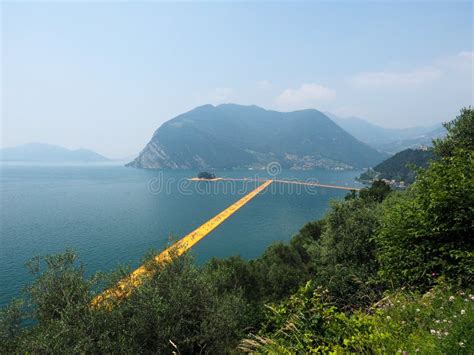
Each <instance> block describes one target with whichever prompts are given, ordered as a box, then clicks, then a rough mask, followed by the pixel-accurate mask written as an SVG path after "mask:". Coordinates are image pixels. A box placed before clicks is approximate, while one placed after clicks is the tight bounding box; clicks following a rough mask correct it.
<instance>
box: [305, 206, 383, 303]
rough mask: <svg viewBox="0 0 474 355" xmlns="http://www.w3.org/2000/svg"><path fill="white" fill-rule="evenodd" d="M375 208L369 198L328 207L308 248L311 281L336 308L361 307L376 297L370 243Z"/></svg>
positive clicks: (375, 265)
mask: <svg viewBox="0 0 474 355" xmlns="http://www.w3.org/2000/svg"><path fill="white" fill-rule="evenodd" d="M379 206H380V205H379V203H377V202H376V201H375V200H374V199H372V197H370V198H367V199H362V198H356V199H351V200H348V201H345V202H334V203H332V205H331V209H330V211H329V212H328V213H327V215H326V217H325V219H324V221H325V224H324V226H325V228H324V230H323V232H322V235H321V238H320V241H319V243H318V244H317V245H315V246H313V248H312V260H313V264H314V270H315V273H314V277H313V279H314V280H315V281H316V282H317V283H318V284H319V285H324V287H326V288H328V289H329V290H330V291H331V294H332V295H333V297H334V298H335V299H336V302H337V304H338V305H339V306H340V307H343V308H357V307H363V306H366V305H367V304H370V302H372V301H373V300H374V299H376V298H377V297H378V296H379V295H380V294H379V292H380V287H379V286H377V285H378V284H380V282H379V281H378V278H377V271H378V263H377V260H376V258H375V243H374V241H373V237H374V233H375V232H376V231H377V229H378V227H379V215H380V207H379Z"/></svg>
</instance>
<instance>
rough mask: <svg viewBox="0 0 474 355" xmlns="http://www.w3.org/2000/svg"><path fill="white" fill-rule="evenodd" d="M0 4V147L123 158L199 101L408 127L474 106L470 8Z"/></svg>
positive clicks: (437, 5)
mask: <svg viewBox="0 0 474 355" xmlns="http://www.w3.org/2000/svg"><path fill="white" fill-rule="evenodd" d="M0 6H1V7H2V52H1V53H2V55H1V59H2V63H1V68H2V85H1V89H2V146H12V145H18V144H22V143H27V142H46V143H51V144H58V145H62V146H65V147H68V148H79V147H87V148H91V149H94V150H96V151H98V152H99V153H102V154H104V155H106V156H109V157H125V156H129V155H133V154H135V153H138V152H139V151H140V150H141V149H142V148H143V147H144V145H145V144H146V143H147V142H148V140H149V139H150V137H151V135H152V134H153V132H154V130H155V129H156V128H158V127H159V126H160V124H161V123H163V122H164V121H166V120H168V119H170V118H172V117H174V116H176V115H177V114H179V113H182V112H184V111H188V110H190V109H192V108H194V107H195V106H198V105H202V104H206V103H212V104H219V103H224V102H234V103H242V104H256V105H260V106H263V107H265V108H271V109H277V110H284V111H290V110H295V109H302V108H317V109H319V110H323V111H329V112H332V113H334V114H337V115H340V116H359V117H363V118H366V119H367V120H369V121H371V122H373V123H377V124H380V125H383V126H389V127H408V126H415V125H432V124H435V123H438V122H441V121H446V120H448V119H451V118H453V117H454V116H455V115H456V114H457V112H458V111H459V109H460V108H461V107H462V106H467V105H473V101H474V100H473V63H474V62H473V20H472V19H473V5H472V2H451V3H440V2H419V3H408V2H403V3H393V2H392V3H389V2H383V3H380V2H378V3H377V2H357V3H355V2H345V3H337V4H334V3H321V2H320V3H312V4H311V3H299V4H295V3H286V4H285V3H262V2H260V3H240V4H231V3H158V2H142V3H133V2H115V3H114V2H100V3H85V2H78V3H65V2H53V3H5V2H2V4H1V5H0ZM269 129H271V127H269Z"/></svg>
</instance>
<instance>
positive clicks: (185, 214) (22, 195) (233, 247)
mask: <svg viewBox="0 0 474 355" xmlns="http://www.w3.org/2000/svg"><path fill="white" fill-rule="evenodd" d="M0 169H1V171H0V172H1V173H0V221H1V227H0V243H1V244H0V249H1V251H0V253H1V254H0V285H1V287H0V289H1V291H0V305H4V304H5V303H7V302H9V301H10V300H11V299H12V298H13V297H15V296H18V295H19V293H20V290H21V288H22V287H23V286H24V285H25V284H26V283H27V282H28V281H30V280H31V277H30V275H29V274H28V271H27V270H26V268H25V263H26V261H27V260H29V259H30V258H31V257H33V256H35V255H44V254H50V253H56V252H61V251H63V250H64V249H65V248H68V247H70V248H73V249H74V250H75V251H77V253H78V254H79V256H80V258H81V260H82V261H83V262H84V263H85V266H86V269H87V272H88V273H93V272H95V271H98V270H101V271H107V270H111V269H113V268H115V267H117V266H118V265H123V264H126V265H131V266H132V267H135V266H138V265H139V262H140V259H141V257H142V256H143V255H144V253H146V252H147V251H148V250H150V249H158V250H159V249H161V248H164V247H165V246H166V245H167V243H168V242H169V240H170V237H172V238H179V237H182V236H184V235H185V234H187V233H189V232H190V231H192V230H193V229H195V228H196V227H198V226H199V225H200V224H202V223H203V222H205V221H207V220H208V219H209V218H211V217H213V216H214V215H216V214H217V213H219V212H220V211H221V210H223V209H224V208H226V207H227V206H229V205H230V204H232V203H233V202H235V201H236V200H237V199H238V198H240V197H241V196H243V195H244V194H245V193H247V192H249V191H250V190H251V189H253V188H255V183H246V182H233V183H232V184H233V185H226V186H224V185H222V184H221V185H220V186H216V184H215V183H211V182H199V183H194V182H193V183H190V182H187V181H186V180H185V178H187V177H190V176H195V175H196V173H197V172H196V171H165V172H159V171H147V170H138V169H132V168H125V167H122V166H110V165H109V166H100V165H97V166H57V165H56V166H40V165H26V164H24V165H15V164H3V165H1V166H0ZM216 174H217V175H218V176H226V177H235V178H241V177H253V176H255V175H257V174H258V176H259V177H266V176H268V175H267V174H266V172H260V171H258V172H257V171H247V170H245V171H217V172H216ZM359 174H360V172H359V171H345V172H331V171H324V170H320V171H319V170H316V171H304V172H297V171H283V172H281V173H280V174H279V175H278V176H277V178H295V179H299V180H304V179H308V178H313V179H317V180H318V181H319V182H321V183H326V184H340V185H349V186H357V184H356V183H355V182H354V177H355V176H357V175H359ZM226 184H227V183H226ZM345 194H346V192H345V191H340V190H332V189H324V188H310V189H309V190H308V189H302V188H296V187H295V186H294V185H282V184H272V185H271V189H269V190H266V192H265V193H263V194H260V195H258V196H257V197H255V198H254V199H253V200H252V201H251V202H249V203H248V204H247V205H245V206H244V207H243V208H242V209H240V210H239V211H238V212H236V213H235V214H234V215H233V216H232V217H230V218H229V219H228V220H226V221H225V222H224V223H223V224H222V225H221V226H219V227H218V228H217V229H216V230H215V231H213V232H212V233H211V234H209V235H208V236H207V237H206V238H204V239H203V240H202V241H201V242H200V243H199V244H198V245H196V246H195V247H194V249H193V252H194V255H195V256H196V258H197V261H198V262H203V261H205V260H207V259H209V258H211V257H213V256H216V257H226V256H230V255H237V254H239V255H241V256H242V257H244V258H254V257H257V256H259V255H260V254H261V253H262V252H263V251H264V249H265V248H266V247H267V246H268V245H270V244H271V243H273V242H275V241H287V240H289V239H290V238H291V236H292V235H294V234H295V233H296V232H297V231H298V230H299V229H300V228H301V227H302V226H303V225H304V223H306V222H307V221H310V220H315V219H318V218H320V217H321V216H322V215H323V214H324V213H325V211H326V210H327V208H328V206H329V201H330V200H331V199H340V198H343V197H344V195H345Z"/></svg>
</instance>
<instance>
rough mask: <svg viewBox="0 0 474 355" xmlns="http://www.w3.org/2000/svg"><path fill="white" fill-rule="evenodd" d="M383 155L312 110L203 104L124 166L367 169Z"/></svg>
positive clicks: (166, 128)
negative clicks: (279, 166) (271, 165)
mask: <svg viewBox="0 0 474 355" xmlns="http://www.w3.org/2000/svg"><path fill="white" fill-rule="evenodd" d="M387 156H388V155H387V154H383V153H380V152H378V151H377V150H375V149H373V148H371V147H370V146H368V145H367V144H365V143H362V142H361V141H359V140H357V139H356V138H354V137H353V136H351V135H350V134H349V133H347V132H346V131H345V130H343V129H342V128H341V127H339V126H338V125H337V124H335V123H334V122H333V121H331V119H329V118H328V117H327V116H326V115H325V114H323V113H322V112H319V111H317V110H301V111H295V112H277V111H271V110H265V109H263V108H261V107H257V106H242V105H235V104H225V105H219V106H213V105H205V106H200V107H197V108H195V109H194V110H192V111H189V112H186V113H184V114H182V115H179V116H177V117H176V118H174V119H172V120H170V121H168V122H166V123H164V124H163V125H162V126H161V127H160V128H159V129H158V130H157V131H156V132H155V134H154V135H153V137H152V139H151V140H150V142H149V143H148V144H147V145H146V147H145V148H144V149H143V151H142V152H141V153H140V155H139V156H138V157H137V158H136V159H135V160H134V161H132V162H131V163H129V164H128V166H131V167H135V168H146V169H158V168H168V169H190V168H193V169H201V170H202V169H206V168H238V167H255V168H262V167H264V166H266V165H267V164H268V163H270V162H275V161H276V162H279V163H280V164H281V165H282V167H283V168H297V169H311V168H316V167H323V168H329V169H347V168H351V167H358V168H363V167H369V166H373V165H375V164H377V163H379V162H381V161H382V160H383V159H384V158H386V157H387Z"/></svg>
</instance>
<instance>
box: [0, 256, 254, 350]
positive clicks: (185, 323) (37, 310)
mask: <svg viewBox="0 0 474 355" xmlns="http://www.w3.org/2000/svg"><path fill="white" fill-rule="evenodd" d="M74 259H75V255H74V254H73V253H72V252H66V253H65V254H61V255H56V256H52V257H47V258H45V259H38V265H39V262H41V263H45V264H46V268H45V269H43V270H42V271H41V274H40V275H39V277H38V278H37V279H36V281H35V282H34V284H33V285H32V286H31V287H29V288H28V291H27V292H28V296H29V299H30V300H31V302H32V304H31V306H32V307H33V308H32V312H33V313H28V309H23V312H26V314H24V315H23V317H34V319H35V320H36V322H37V323H36V324H35V325H34V326H31V327H28V328H21V327H18V326H17V324H18V319H19V318H20V316H19V315H18V314H19V312H20V309H19V308H18V307H16V308H15V307H14V306H12V307H10V308H8V309H6V310H4V311H3V313H2V316H1V320H0V325H1V329H0V334H1V336H2V339H3V338H8V339H9V342H5V343H4V342H3V341H2V345H1V347H0V353H7V352H11V351H12V349H14V351H13V352H28V353H38V352H45V353H63V352H66V353H76V352H89V353H103V352H105V353H115V352H117V351H118V350H119V349H120V351H121V352H124V353H143V352H156V353H165V352H172V351H180V352H184V353H194V352H202V351H206V352H212V353H215V352H217V353H222V352H226V351H227V350H226V349H228V348H229V347H230V348H233V347H234V346H235V344H236V342H237V340H238V339H239V338H241V337H242V336H243V335H244V333H243V331H242V330H243V329H244V325H245V324H247V323H248V320H247V313H246V312H245V310H246V309H247V307H246V304H245V302H244V301H243V299H242V297H241V293H240V292H239V291H238V290H235V292H228V293H221V292H219V290H218V289H217V287H216V286H215V283H214V281H215V280H219V279H220V278H221V277H225V275H222V274H220V273H216V272H213V273H210V274H209V273H204V272H201V271H200V270H199V269H198V268H197V267H196V266H195V265H194V263H193V262H192V259H191V258H190V257H189V256H185V257H181V258H179V259H176V260H175V261H174V262H173V263H170V264H168V265H166V266H165V267H160V270H158V272H157V273H156V276H155V277H154V278H153V279H152V280H150V281H149V282H147V283H145V284H144V285H143V286H142V287H140V288H139V289H137V291H136V292H134V293H133V294H132V296H131V297H130V298H128V299H125V300H122V301H120V302H117V303H116V304H115V305H114V306H113V307H111V308H110V309H104V308H103V307H102V308H93V307H91V306H90V302H91V299H92V296H93V292H92V290H93V289H94V284H95V281H97V280H98V278H95V277H94V278H92V279H86V278H84V276H83V273H82V268H81V267H80V266H78V265H75V264H74ZM36 270H39V269H36Z"/></svg>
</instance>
